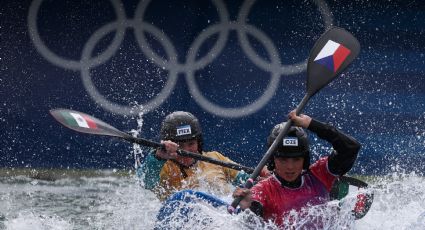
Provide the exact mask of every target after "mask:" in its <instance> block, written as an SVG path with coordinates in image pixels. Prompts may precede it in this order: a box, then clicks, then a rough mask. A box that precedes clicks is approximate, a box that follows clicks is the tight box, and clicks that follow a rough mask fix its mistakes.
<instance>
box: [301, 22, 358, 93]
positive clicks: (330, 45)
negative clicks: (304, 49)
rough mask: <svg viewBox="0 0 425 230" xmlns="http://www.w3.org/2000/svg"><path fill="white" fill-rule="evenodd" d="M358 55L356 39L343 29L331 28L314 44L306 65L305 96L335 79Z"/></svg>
mask: <svg viewBox="0 0 425 230" xmlns="http://www.w3.org/2000/svg"><path fill="white" fill-rule="evenodd" d="M359 53H360V44H359V42H358V41H357V39H356V38H355V37H354V36H353V35H351V34H350V33H349V32H347V31H346V30H344V29H341V28H338V27H332V28H330V29H329V30H327V31H326V32H325V33H324V34H323V35H322V36H321V37H320V38H319V40H317V42H316V43H315V45H314V47H313V49H312V50H311V53H310V57H309V59H308V63H307V75H308V76H307V94H309V95H310V96H313V95H314V94H315V93H316V92H317V91H319V90H320V89H321V88H323V87H324V86H325V85H327V84H328V83H329V82H331V81H332V80H333V79H335V78H336V76H338V75H339V74H340V73H341V72H342V71H343V70H344V69H345V68H347V67H348V66H349V65H350V64H351V63H352V61H353V60H354V59H355V58H356V57H357V56H358V55H359Z"/></svg>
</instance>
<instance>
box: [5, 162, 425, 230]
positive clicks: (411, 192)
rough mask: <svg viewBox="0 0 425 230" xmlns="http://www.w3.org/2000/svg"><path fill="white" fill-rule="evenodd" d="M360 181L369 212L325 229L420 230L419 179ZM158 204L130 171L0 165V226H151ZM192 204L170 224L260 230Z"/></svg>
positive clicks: (423, 223)
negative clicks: (367, 193)
mask: <svg viewBox="0 0 425 230" xmlns="http://www.w3.org/2000/svg"><path fill="white" fill-rule="evenodd" d="M20 174H21V175H20ZM40 175H41V176H40ZM362 179H364V178H362ZM366 181H367V182H368V183H369V185H370V187H371V189H373V191H374V193H375V199H374V203H373V205H372V207H371V209H370V211H369V213H368V214H367V215H366V216H365V217H364V218H362V219H360V220H357V221H354V222H353V221H352V220H351V219H352V218H351V217H350V216H349V215H345V216H344V217H341V218H340V220H339V221H338V222H337V224H334V225H332V226H329V227H327V228H328V229H425V216H424V214H422V213H424V211H425V208H424V207H425V183H424V182H425V180H424V177H422V176H420V175H418V174H416V173H399V172H396V173H393V174H391V175H386V176H375V177H367V179H366ZM223 198H224V199H226V197H223ZM227 199H231V198H230V197H227ZM160 207H161V202H160V201H159V200H158V199H157V198H156V196H155V195H154V194H153V193H152V192H151V191H149V190H146V189H144V188H143V187H142V186H141V185H140V181H139V180H138V179H137V178H136V177H135V176H134V172H132V171H128V172H124V173H123V172H120V171H115V170H112V171H105V170H103V171H99V170H96V171H88V170H85V171H82V172H79V173H75V170H68V172H67V170H48V171H46V170H44V171H43V173H39V172H37V170H32V171H31V173H28V172H26V173H20V172H19V170H12V169H3V171H2V174H1V177H0V229H40V230H41V229H52V230H53V229H55V230H68V229H153V227H154V225H155V219H156V214H157V212H158V210H159V209H160ZM194 208H195V209H196V212H197V215H196V216H194V217H193V218H192V219H191V223H186V225H182V223H178V220H176V221H177V222H176V223H175V224H176V225H179V226H184V228H190V229H220V228H223V226H226V228H232V229H248V228H251V229H254V228H261V227H260V226H261V225H260V224H259V223H257V224H255V223H254V224H251V225H248V224H246V220H247V219H249V218H250V215H251V214H249V213H242V214H240V215H233V216H232V215H229V214H227V213H226V211H225V210H224V209H214V208H211V207H209V206H208V205H205V204H201V203H200V204H195V205H194ZM318 215H322V217H323V215H327V213H323V212H322V213H318ZM251 218H252V217H251ZM251 222H252V221H251ZM254 222H255V221H254ZM266 227H267V228H268V229H273V228H274V227H273V226H272V225H271V224H269V225H266Z"/></svg>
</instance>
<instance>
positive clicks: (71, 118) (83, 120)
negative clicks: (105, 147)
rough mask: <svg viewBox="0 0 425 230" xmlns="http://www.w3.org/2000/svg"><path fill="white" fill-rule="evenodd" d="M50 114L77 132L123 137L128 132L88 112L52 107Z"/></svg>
mask: <svg viewBox="0 0 425 230" xmlns="http://www.w3.org/2000/svg"><path fill="white" fill-rule="evenodd" d="M50 114H51V115H52V116H53V117H54V118H55V119H56V120H57V121H58V122H59V123H61V124H62V125H64V126H65V127H67V128H70V129H73V130H75V131H77V132H82V133H89V134H97V135H106V136H114V137H125V136H128V134H126V133H124V132H121V131H119V130H118V129H116V128H114V127H112V126H110V125H108V124H106V123H105V122H103V121H101V120H99V119H97V118H94V117H92V116H90V115H88V114H85V113H82V112H79V111H75V110H70V109H52V110H50Z"/></svg>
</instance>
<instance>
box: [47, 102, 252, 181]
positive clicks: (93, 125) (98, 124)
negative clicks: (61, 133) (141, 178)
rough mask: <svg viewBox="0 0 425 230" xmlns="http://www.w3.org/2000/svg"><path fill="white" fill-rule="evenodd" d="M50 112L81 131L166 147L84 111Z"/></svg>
mask: <svg viewBox="0 0 425 230" xmlns="http://www.w3.org/2000/svg"><path fill="white" fill-rule="evenodd" d="M50 114H52V116H53V117H54V118H55V119H56V120H57V121H58V122H59V123H61V124H62V125H64V126H65V127H67V128H70V129H72V130H75V131H77V132H80V133H88V134H95V135H102V136H112V137H118V138H121V139H124V140H126V141H129V142H131V143H136V144H140V145H143V146H147V147H153V148H164V145H163V144H161V143H158V142H154V141H151V140H146V139H143V138H136V137H133V136H131V135H129V134H127V133H124V132H122V131H120V130H118V129H116V128H114V127H112V126H111V125H109V124H107V123H105V122H103V121H101V120H99V119H97V118H94V117H92V116H90V115H87V114H85V113H82V112H78V111H74V110H69V109H52V110H50ZM177 153H178V154H179V155H180V156H186V157H192V158H194V159H197V160H200V161H205V162H208V163H211V164H216V165H220V166H223V167H226V168H231V169H235V170H244V171H245V172H247V173H252V172H253V171H254V169H252V168H249V167H246V166H243V165H239V164H235V163H230V162H224V161H220V160H217V159H214V158H210V157H206V156H203V155H200V154H198V153H192V152H188V151H185V150H182V149H179V150H178V151H177Z"/></svg>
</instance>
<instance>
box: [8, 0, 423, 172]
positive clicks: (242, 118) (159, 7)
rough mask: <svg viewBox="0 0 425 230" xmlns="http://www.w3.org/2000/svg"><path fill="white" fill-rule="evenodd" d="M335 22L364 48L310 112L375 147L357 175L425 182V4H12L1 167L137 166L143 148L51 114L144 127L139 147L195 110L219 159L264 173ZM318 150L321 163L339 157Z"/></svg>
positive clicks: (321, 146) (160, 0) (158, 0)
mask: <svg viewBox="0 0 425 230" xmlns="http://www.w3.org/2000/svg"><path fill="white" fill-rule="evenodd" d="M138 7H139V8H138ZM120 9H121V11H120ZM244 13H245V14H244ZM244 16H245V18H244ZM330 24H333V25H336V26H340V27H343V28H345V29H347V30H348V31H350V32H351V33H353V35H354V36H355V37H357V38H358V40H359V41H360V43H361V46H362V50H361V53H360V55H359V57H358V59H356V60H355V62H354V63H353V65H352V66H351V67H350V68H349V69H348V70H347V71H345V73H344V74H343V76H342V77H340V78H338V79H337V80H336V81H334V82H333V83H331V84H330V85H329V86H328V87H326V88H325V89H323V90H322V91H320V93H319V94H317V95H316V96H315V97H314V98H312V100H311V101H310V103H309V104H308V106H307V107H306V109H305V113H307V114H309V115H311V116H313V117H315V118H317V119H319V120H322V121H326V122H329V123H332V124H334V125H336V126H337V127H339V128H341V129H342V130H344V131H345V132H347V133H349V134H351V135H352V136H354V137H356V138H357V139H358V140H359V141H360V142H361V143H362V144H363V148H362V150H361V154H360V157H359V160H358V162H357V164H356V166H355V168H354V170H353V172H355V173H362V174H376V173H388V172H391V171H394V170H406V171H408V172H409V171H417V172H422V171H423V170H424V169H425V166H424V165H425V164H423V163H422V161H423V160H424V159H425V147H424V146H425V76H424V73H425V63H424V62H425V56H424V53H425V47H424V44H425V31H424V30H425V3H422V2H421V1H308V0H307V1H302V2H301V1H295V0H294V1H246V2H245V1H224V2H221V1H218V0H217V1H166V0H152V1H151V2H146V1H145V2H143V1H141V2H140V3H139V2H138V1H130V0H129V1H123V2H122V3H121V2H118V1H107V0H104V1H47V0H46V1H41V0H35V1H5V0H2V1H1V7H0V38H1V41H0V129H1V132H0V166H1V167H31V168H40V167H42V168H46V167H47V168H50V167H53V168H56V167H61V168H66V167H69V168H131V167H132V165H133V157H132V154H133V153H132V151H133V147H132V145H131V144H128V143H125V142H122V141H121V140H117V139H112V138H107V137H99V136H91V135H83V134H79V133H76V132H74V131H72V130H68V129H66V128H64V127H62V126H60V125H59V124H58V123H57V122H56V121H54V119H53V118H52V117H51V116H50V115H49V113H48V111H49V110H50V109H52V108H70V109H75V110H79V111H83V112H86V113H88V114H91V115H93V116H95V117H97V118H99V119H102V120H104V121H106V122H107V123H110V124H112V125H113V126H115V127H117V128H118V129H120V130H123V131H127V132H128V131H130V130H132V129H137V119H139V121H142V127H141V132H140V134H139V135H140V136H142V137H146V138H150V139H154V140H158V131H159V126H160V122H161V120H162V119H163V118H164V117H165V115H166V114H168V113H170V112H172V111H174V110H187V111H190V112H192V113H193V114H195V115H196V116H197V117H198V118H199V119H200V121H201V122H202V126H203V130H204V136H205V148H206V149H210V150H212V149H214V150H218V151H221V152H223V153H224V154H226V155H227V156H229V157H231V158H232V159H234V160H235V161H237V162H240V163H242V164H244V165H247V166H252V167H254V166H255V165H256V163H257V162H258V161H259V160H260V159H261V157H262V155H263V154H264V153H265V151H266V148H265V145H264V144H265V139H266V137H267V135H268V132H269V130H270V129H271V128H272V127H273V126H274V125H275V124H276V123H279V122H282V121H284V120H285V117H286V114H287V113H288V112H289V111H290V110H291V109H293V108H294V107H295V106H296V105H297V104H298V103H299V102H300V101H301V99H302V97H303V95H304V93H305V79H306V72H305V60H306V59H307V57H308V54H309V50H310V49H311V48H312V46H313V44H314V42H315V41H316V40H317V38H318V37H319V36H320V35H321V34H322V33H323V32H324V30H325V28H326V27H328V26H329V25H330ZM134 28H136V29H134ZM117 30H118V32H116V31H117ZM219 31H221V33H219ZM236 31H240V34H239V35H244V34H247V37H245V38H246V40H245V42H244V41H243V40H240V37H238V33H237V32H236ZM244 31H245V32H246V33H244ZM143 35H144V36H143ZM143 37H144V38H145V40H144V41H146V42H145V43H144V42H143V39H142V38H143ZM221 39H223V40H221ZM197 44H198V45H199V47H197V46H196V45H197ZM247 47H248V48H247ZM190 50H191V51H192V52H194V54H195V55H194V56H192V57H193V59H194V61H193V60H192V62H191V61H190V60H191V59H190V57H191V54H190V52H189V51H190ZM108 55H109V56H108ZM208 58H209V59H208ZM270 62H275V63H278V65H277V66H278V67H277V68H272V67H270V66H267V64H268V63H270ZM191 76H192V77H191ZM173 80H175V81H173ZM189 80H191V81H189ZM167 84H169V85H167ZM194 86H198V87H197V88H198V89H199V92H200V94H201V95H202V96H203V98H204V99H205V100H206V101H209V102H210V103H213V104H214V105H216V106H219V107H220V108H223V109H220V110H217V109H211V106H208V105H207V103H206V102H205V101H202V100H200V97H199V95H197V94H196V92H194V91H193V89H194ZM167 87H170V88H167ZM167 92H171V93H170V94H169V95H168V93H167ZM161 93H162V94H163V95H164V96H163V98H162V99H163V101H161V100H160V99H161V98H160V96H158V95H161ZM267 93H270V98H267ZM262 97H264V100H262V101H260V102H261V103H259V104H258V107H257V108H255V109H252V110H250V108H251V107H247V106H250V105H252V104H254V105H257V104H255V103H256V100H257V99H259V98H262ZM158 98H159V99H158ZM157 99H158V100H157ZM151 102H158V103H156V104H155V103H154V106H153V107H150V105H151V104H149V103H151ZM140 105H144V106H145V110H144V114H143V115H142V116H140V115H138V112H140ZM120 106H121V107H120ZM239 107H244V108H243V109H234V110H229V108H230V109H231V108H239ZM130 108H133V109H134V112H133V113H130V112H131V111H130V110H128V109H130ZM207 108H210V109H207ZM311 138H312V141H313V142H314V143H315V144H314V146H313V148H314V159H317V157H318V156H320V155H324V154H326V153H328V152H329V145H327V144H326V143H323V142H321V141H319V140H315V136H314V135H312V136H311Z"/></svg>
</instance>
